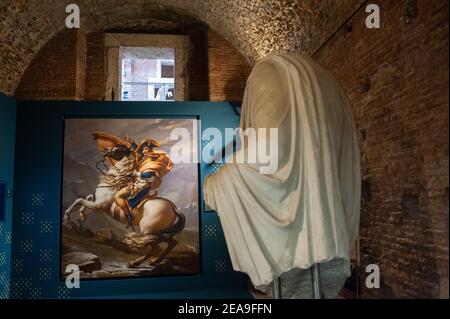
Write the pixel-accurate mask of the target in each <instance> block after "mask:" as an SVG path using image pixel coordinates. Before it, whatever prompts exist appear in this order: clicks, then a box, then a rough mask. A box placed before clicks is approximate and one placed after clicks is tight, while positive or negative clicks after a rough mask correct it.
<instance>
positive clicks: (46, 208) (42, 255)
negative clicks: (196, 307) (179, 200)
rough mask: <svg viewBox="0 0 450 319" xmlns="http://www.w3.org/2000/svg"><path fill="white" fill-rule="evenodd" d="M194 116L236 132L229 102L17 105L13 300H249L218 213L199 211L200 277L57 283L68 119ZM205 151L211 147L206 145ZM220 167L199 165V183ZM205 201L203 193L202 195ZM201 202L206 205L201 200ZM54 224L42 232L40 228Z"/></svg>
mask: <svg viewBox="0 0 450 319" xmlns="http://www.w3.org/2000/svg"><path fill="white" fill-rule="evenodd" d="M174 115H176V116H189V117H198V118H199V119H200V120H201V129H204V128H207V127H217V128H221V129H223V128H225V127H237V126H238V125H239V123H238V122H239V117H238V116H237V115H236V113H235V111H234V109H233V108H232V107H231V105H230V104H229V103H210V102H175V103H170V102H169V103H164V102H156V103H148V102H101V103H98V102H92V103H91V102H19V105H18V111H17V136H16V162H15V165H16V169H15V194H16V195H15V197H14V213H15V215H16V216H17V218H15V219H14V223H13V245H12V258H13V259H12V270H11V276H12V278H11V297H12V298H86V297H90V298H127V297H130V298H222V297H224V298H225V297H227V298H228V297H230V296H232V297H235V298H249V297H250V294H249V292H248V289H247V279H246V277H245V276H244V275H243V274H241V273H237V272H234V271H233V270H232V266H231V262H230V259H229V256H228V251H227V248H226V243H225V240H224V236H223V233H222V230H221V227H220V222H219V219H218V216H217V214H216V213H205V212H204V211H203V209H202V211H201V213H200V215H201V216H200V233H201V260H202V267H201V268H202V271H201V274H199V275H194V276H177V277H165V278H139V279H112V280H111V279H109V280H107V279H105V280H89V281H82V282H81V288H79V289H68V288H66V287H65V283H64V282H60V281H59V259H60V255H59V254H60V252H59V242H60V223H61V218H60V207H61V201H60V197H61V171H62V169H61V167H62V156H63V152H62V141H63V118H65V117H85V116H86V117H101V118H108V117H111V118H117V117H119V118H120V117H139V118H142V117H144V118H145V117H146V116H152V117H155V116H174ZM199 145H201V146H202V147H204V146H205V145H206V143H202V144H200V142H199ZM216 169H217V165H214V166H213V165H210V166H208V165H206V164H205V163H201V165H200V178H201V183H202V184H203V181H204V178H205V176H207V174H209V173H211V172H213V171H214V170H216ZM201 196H202V197H203V194H201ZM201 202H203V201H201ZM43 224H45V225H51V227H50V228H51V230H50V231H48V229H47V228H46V229H47V231H45V232H42V231H41V225H43Z"/></svg>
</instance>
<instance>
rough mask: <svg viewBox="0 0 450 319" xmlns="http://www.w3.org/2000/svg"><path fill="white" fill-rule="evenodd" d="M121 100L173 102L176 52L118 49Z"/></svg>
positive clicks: (150, 49)
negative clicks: (119, 52) (119, 50)
mask: <svg viewBox="0 0 450 319" xmlns="http://www.w3.org/2000/svg"><path fill="white" fill-rule="evenodd" d="M120 58H121V86H120V87H121V100H123V101H127V100H128V101H174V99H175V50H174V49H171V48H133V47H131V48H130V47H125V48H122V49H121V54H120Z"/></svg>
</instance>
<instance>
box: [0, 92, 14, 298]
mask: <svg viewBox="0 0 450 319" xmlns="http://www.w3.org/2000/svg"><path fill="white" fill-rule="evenodd" d="M15 123H16V102H15V101H14V100H13V99H11V98H9V97H6V96H5V95H2V94H1V93H0V183H3V185H4V187H5V189H4V190H5V192H4V194H1V196H4V197H3V198H2V200H0V202H3V203H2V204H3V205H4V207H2V208H3V209H4V219H2V220H0V299H4V298H8V296H9V282H10V268H11V262H10V261H11V225H12V222H11V220H12V217H13V216H12V198H10V196H8V193H9V192H11V191H12V189H13V171H14V138H15V130H16V129H15Z"/></svg>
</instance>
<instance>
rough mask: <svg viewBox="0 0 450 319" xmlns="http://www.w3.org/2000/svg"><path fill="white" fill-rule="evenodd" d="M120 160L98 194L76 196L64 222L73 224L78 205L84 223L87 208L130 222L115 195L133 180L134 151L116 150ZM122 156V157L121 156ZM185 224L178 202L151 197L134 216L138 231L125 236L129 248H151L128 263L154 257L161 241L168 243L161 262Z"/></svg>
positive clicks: (158, 261)
mask: <svg viewBox="0 0 450 319" xmlns="http://www.w3.org/2000/svg"><path fill="white" fill-rule="evenodd" d="M113 151H115V152H116V153H115V154H114V155H115V158H118V160H117V161H116V162H115V163H114V165H111V166H110V167H109V169H108V172H107V173H106V174H104V175H103V176H101V177H100V183H99V184H98V186H97V188H96V190H95V195H94V194H91V195H88V196H87V197H86V198H78V199H76V200H75V201H74V202H73V204H72V205H70V207H69V208H67V209H66V211H65V214H64V219H63V223H64V224H65V225H66V226H70V224H71V221H70V214H71V212H72V210H73V209H74V208H75V207H76V206H78V205H81V207H80V208H79V217H80V218H79V220H80V223H82V222H83V221H84V220H85V219H86V208H88V209H89V210H91V212H93V213H104V214H107V215H109V216H111V217H112V218H114V219H116V220H117V221H119V222H120V223H122V224H127V218H126V216H125V214H124V212H123V211H122V209H120V207H118V206H117V205H116V203H115V201H114V195H115V194H116V192H117V191H118V190H119V189H121V188H122V187H124V186H126V185H128V183H130V182H132V181H133V180H134V177H133V172H134V170H135V166H136V164H135V158H134V155H133V154H127V153H124V152H121V150H120V149H119V150H118V149H115V150H113ZM122 155H123V156H122ZM184 225H185V216H184V215H183V214H182V213H180V212H178V210H177V208H176V206H175V204H173V203H172V202H171V201H169V200H168V199H165V198H162V197H151V198H150V199H148V200H146V201H145V202H144V203H143V204H141V205H139V206H138V208H137V209H136V212H135V213H134V216H133V221H132V228H133V229H134V230H137V233H138V234H136V233H134V234H129V235H128V236H126V238H125V239H124V242H125V243H126V244H128V246H129V247H130V248H144V247H146V246H150V250H149V251H148V253H147V254H146V255H145V256H142V257H140V258H138V259H136V260H134V261H132V262H130V263H129V264H128V266H129V267H136V266H138V265H140V264H141V263H143V262H144V261H145V260H147V259H148V258H150V257H151V256H155V255H156V254H158V253H159V252H160V251H161V248H160V247H159V244H160V243H162V242H166V243H167V248H166V249H165V250H164V252H163V253H162V254H160V255H159V257H158V258H157V259H156V261H155V262H154V263H153V264H155V265H156V264H158V263H160V262H161V261H162V260H163V259H164V258H165V257H166V256H167V255H168V254H169V252H170V251H171V250H172V249H173V248H174V247H175V246H176V245H177V243H178V242H177V241H176V240H175V239H174V238H173V236H175V235H176V234H177V233H179V232H181V231H182V230H183V228H184Z"/></svg>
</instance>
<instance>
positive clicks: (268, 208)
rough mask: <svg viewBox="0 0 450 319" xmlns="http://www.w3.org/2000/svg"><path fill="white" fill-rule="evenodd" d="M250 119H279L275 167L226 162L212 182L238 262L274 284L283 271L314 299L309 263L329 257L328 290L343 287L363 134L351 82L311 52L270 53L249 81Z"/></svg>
mask: <svg viewBox="0 0 450 319" xmlns="http://www.w3.org/2000/svg"><path fill="white" fill-rule="evenodd" d="M241 127H242V128H243V129H244V130H245V129H246V128H248V127H253V128H271V127H276V128H278V142H279V143H278V147H279V149H278V153H279V158H278V161H279V163H278V169H277V171H276V172H275V173H273V174H269V175H263V174H260V171H259V169H258V168H259V167H260V165H261V163H256V164H254V163H243V164H225V165H224V166H223V167H222V168H221V169H220V170H219V171H218V172H217V173H215V174H212V175H210V176H209V177H208V178H207V179H206V181H205V186H204V195H205V201H206V203H207V205H209V206H210V207H212V208H213V209H215V210H216V211H217V212H218V214H219V217H220V221H221V224H222V227H223V230H224V233H225V237H226V241H227V246H228V250H229V253H230V256H231V260H232V264H233V268H234V270H236V271H241V272H245V273H247V274H248V275H249V277H250V279H251V281H252V283H253V284H254V286H256V287H257V288H259V289H262V290H266V291H267V289H268V288H269V287H270V283H271V282H272V281H273V279H274V278H276V277H281V278H282V290H283V297H284V298H310V297H311V281H310V272H309V271H305V270H306V269H308V268H309V267H311V266H312V265H313V264H314V263H320V264H321V274H322V285H323V293H324V296H325V297H328V298H330V297H334V296H336V295H337V293H338V292H339V290H340V289H341V288H342V286H343V283H344V281H345V278H346V277H347V276H349V275H350V269H349V251H350V249H351V247H352V245H353V243H354V241H355V238H356V236H357V232H358V226H359V208H360V162H359V161H360V159H359V149H358V141H357V134H356V129H355V124H354V120H353V116H352V111H351V109H350V106H349V102H348V100H347V97H346V95H345V93H344V91H343V89H342V88H341V86H340V85H339V84H338V82H337V81H336V80H335V79H334V78H333V76H332V75H331V74H330V73H329V72H328V71H327V70H325V69H324V68H323V67H321V66H320V65H318V64H317V63H315V62H314V61H313V60H312V59H311V58H309V57H306V56H303V55H300V54H277V55H271V56H268V57H267V58H265V59H263V60H262V61H260V62H259V63H258V64H257V65H256V66H255V67H254V69H253V71H252V73H251V75H250V77H249V79H248V81H247V87H246V90H245V94H244V101H243V105H242V110H241ZM258 138H268V137H267V136H258ZM247 148H248V146H247V145H245V146H244V147H242V149H241V150H240V151H242V152H245V151H246V149H247Z"/></svg>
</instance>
